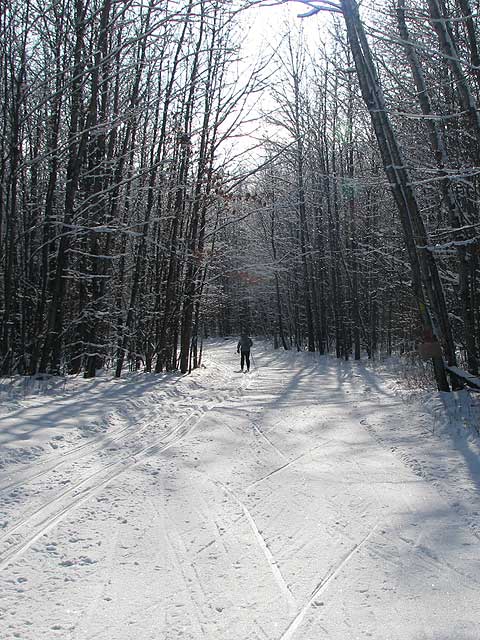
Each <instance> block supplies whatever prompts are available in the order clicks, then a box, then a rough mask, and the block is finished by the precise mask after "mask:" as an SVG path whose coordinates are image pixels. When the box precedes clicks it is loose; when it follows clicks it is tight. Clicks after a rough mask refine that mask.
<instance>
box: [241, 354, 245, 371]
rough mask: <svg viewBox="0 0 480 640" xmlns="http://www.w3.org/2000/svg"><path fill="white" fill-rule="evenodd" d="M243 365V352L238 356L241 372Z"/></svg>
mask: <svg viewBox="0 0 480 640" xmlns="http://www.w3.org/2000/svg"><path fill="white" fill-rule="evenodd" d="M244 364H245V351H242V352H241V355H240V369H241V370H242V371H243V365H244Z"/></svg>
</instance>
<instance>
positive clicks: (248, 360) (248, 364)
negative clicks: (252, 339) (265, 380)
mask: <svg viewBox="0 0 480 640" xmlns="http://www.w3.org/2000/svg"><path fill="white" fill-rule="evenodd" d="M245 360H246V362H247V371H250V351H245Z"/></svg>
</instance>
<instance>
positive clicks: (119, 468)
mask: <svg viewBox="0 0 480 640" xmlns="http://www.w3.org/2000/svg"><path fill="white" fill-rule="evenodd" d="M245 388H248V382H247V381H246V382H245V384H242V385H240V389H237V390H235V391H234V392H233V393H232V392H231V390H228V391H227V390H225V393H224V394H219V393H217V394H215V396H213V397H211V398H210V402H208V401H207V402H205V403H203V404H202V405H200V406H198V407H196V408H195V410H194V411H192V413H191V414H189V415H188V416H187V417H186V418H185V419H184V420H183V421H182V422H181V423H180V424H179V425H177V426H176V427H173V428H172V429H171V430H170V432H169V433H167V434H163V435H162V437H161V438H159V439H157V440H156V441H154V442H150V443H148V444H147V445H146V446H143V447H140V448H139V449H137V450H135V451H133V452H129V453H128V454H127V455H126V456H124V457H123V458H121V459H120V460H116V461H114V462H110V463H109V464H107V465H105V466H103V467H102V468H101V469H98V470H96V471H95V472H93V473H91V474H89V475H88V476H86V477H85V476H84V477H83V478H81V479H80V481H79V482H77V483H75V484H74V485H73V486H71V487H69V488H68V489H67V490H65V491H64V492H62V493H61V494H59V495H58V496H57V497H56V498H54V499H53V500H50V501H49V502H48V503H47V504H46V505H42V506H41V507H39V508H38V509H37V510H36V511H34V513H32V514H30V515H29V516H27V517H26V518H24V519H22V520H20V521H19V522H17V523H15V525H13V527H11V528H10V529H9V530H8V531H7V532H6V533H5V535H4V536H2V537H1V538H0V544H3V545H6V549H5V550H4V551H3V552H1V553H0V571H2V570H3V569H5V568H6V567H7V566H8V565H9V564H10V563H11V562H13V561H14V560H16V559H17V558H19V557H20V556H21V555H22V554H23V553H25V552H26V551H27V550H28V549H29V548H30V547H31V546H32V545H33V544H34V543H35V542H36V541H37V540H38V539H39V538H41V537H42V536H43V535H44V534H45V533H48V531H50V530H51V529H52V528H54V527H55V526H56V525H57V524H58V523H59V522H61V521H62V520H63V519H64V518H65V517H66V516H68V515H69V514H70V513H72V512H73V511H74V510H75V509H76V508H78V507H79V506H81V505H82V504H83V503H84V502H86V501H87V500H89V499H90V498H92V497H93V496H94V495H95V494H96V493H98V491H100V490H101V489H104V488H105V487H106V486H107V485H108V484H110V483H111V482H113V481H114V480H115V479H116V478H117V477H118V476H120V475H122V474H123V473H125V472H127V471H129V470H131V469H132V468H134V467H135V466H136V465H138V464H141V463H142V462H144V461H145V460H146V459H148V458H149V457H150V456H152V455H155V454H160V453H163V452H164V451H167V450H168V449H170V448H171V447H173V446H175V445H176V444H178V443H179V442H180V441H181V440H183V439H184V438H185V437H186V436H188V435H189V434H190V433H191V432H192V431H193V430H194V429H195V427H196V426H197V424H198V423H199V422H200V420H201V419H202V418H203V416H204V415H205V413H207V412H208V411H211V410H212V409H214V408H216V407H218V406H219V404H220V403H221V402H225V401H227V400H230V399H231V398H232V397H235V396H241V395H242V393H243V391H244V389H245ZM192 420H193V423H191V421H192ZM190 423H191V424H190ZM105 473H106V474H107V477H106V478H101V476H102V474H105ZM99 477H100V478H99ZM89 483H91V484H89ZM84 485H87V486H84ZM66 499H68V500H69V501H68V502H67V504H65V500H66ZM54 509H57V510H56V511H55V512H54V513H51V512H52V510H54ZM32 528H33V531H32ZM22 530H23V531H26V533H23V532H22Z"/></svg>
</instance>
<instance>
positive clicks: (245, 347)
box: [237, 335, 253, 353]
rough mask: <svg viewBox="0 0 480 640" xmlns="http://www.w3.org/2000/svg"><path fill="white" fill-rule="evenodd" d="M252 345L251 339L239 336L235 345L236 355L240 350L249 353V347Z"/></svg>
mask: <svg viewBox="0 0 480 640" xmlns="http://www.w3.org/2000/svg"><path fill="white" fill-rule="evenodd" d="M252 344H253V342H252V339H251V338H249V337H248V336H247V335H245V336H241V337H240V340H239V341H238V344H237V353H238V352H239V351H240V349H241V350H242V351H250V347H251V346H252Z"/></svg>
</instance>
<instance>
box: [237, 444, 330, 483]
mask: <svg viewBox="0 0 480 640" xmlns="http://www.w3.org/2000/svg"><path fill="white" fill-rule="evenodd" d="M330 442H331V440H327V441H326V442H322V444H319V445H317V446H316V447H313V448H312V449H309V450H308V451H306V452H305V453H301V454H300V455H299V456H297V457H296V458H294V459H293V460H290V462H286V463H285V464H282V466H281V467H277V468H276V469H274V470H273V471H270V473H267V475H266V476H262V477H261V478H259V479H258V480H255V482H252V483H251V484H249V485H248V487H246V488H245V491H247V492H248V491H249V490H250V489H251V488H252V487H254V486H255V485H257V484H260V482H263V481H264V480H267V478H270V477H271V476H273V475H275V474H276V473H279V472H280V471H282V470H283V469H286V468H287V467H290V466H291V465H292V464H295V463H296V462H298V461H299V460H301V459H302V458H304V457H305V456H308V455H309V454H310V453H312V451H316V450H317V449H321V448H322V447H325V446H326V445H327V444H329V443H330Z"/></svg>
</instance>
